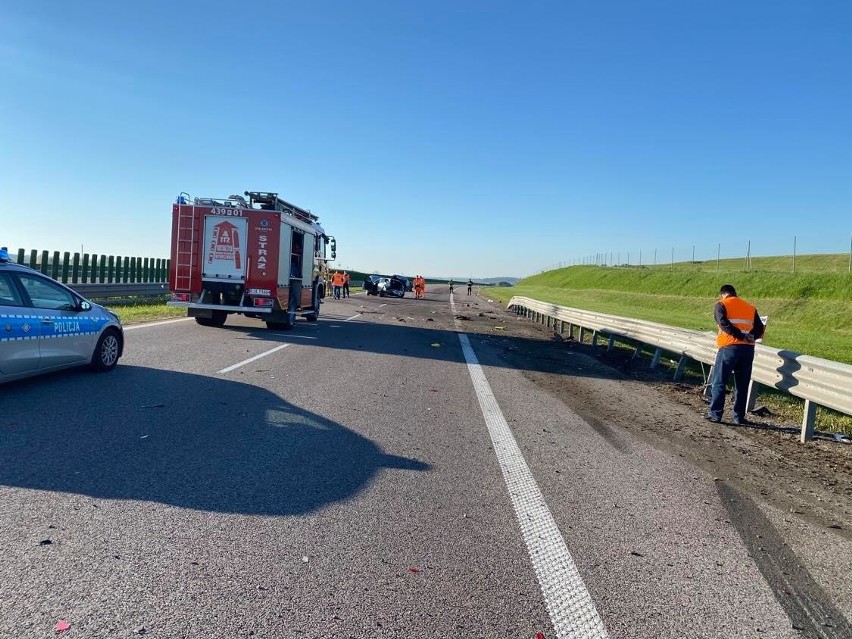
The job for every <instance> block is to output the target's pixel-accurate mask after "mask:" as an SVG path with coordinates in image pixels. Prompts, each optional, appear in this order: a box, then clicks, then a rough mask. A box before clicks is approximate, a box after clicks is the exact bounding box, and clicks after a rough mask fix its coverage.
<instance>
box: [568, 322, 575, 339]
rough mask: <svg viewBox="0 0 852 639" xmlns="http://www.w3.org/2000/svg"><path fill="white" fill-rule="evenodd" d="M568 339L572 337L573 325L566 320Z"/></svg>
mask: <svg viewBox="0 0 852 639" xmlns="http://www.w3.org/2000/svg"><path fill="white" fill-rule="evenodd" d="M568 339H574V325H573V324H572V323H571V322H568Z"/></svg>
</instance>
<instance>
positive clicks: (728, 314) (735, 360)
mask: <svg viewBox="0 0 852 639" xmlns="http://www.w3.org/2000/svg"><path fill="white" fill-rule="evenodd" d="M714 318H715V320H716V325H717V326H718V327H719V334H718V335H717V336H716V346H718V347H719V350H718V351H716V362H715V363H714V364H713V379H712V381H711V386H710V408H709V409H708V410H707V419H708V420H709V421H711V422H713V423H716V424H718V423H719V422H721V421H722V412H723V411H724V409H725V386H726V384H727V383H728V378H729V377H730V376H731V373H733V374H734V406H733V408H732V410H731V412H732V414H733V422H734V424H737V425H738V426H741V425H746V424H748V423H749V422H748V420H747V419H746V401H747V400H748V385H749V382H750V381H751V367H752V364H753V363H754V341H755V340H757V339H760V338H761V337H763V331H764V330H765V327H764V325H763V322H762V321H761V320H760V315H758V314H757V309H756V308H755V307H754V306H752V305H751V304H749V303H748V302H746V301H745V300H743V299H740V298H739V297H737V291H736V289H734V287H733V286H731V285H730V284H725V285H724V286H723V287H722V288H721V289H719V301H718V302H716V308H715V310H714Z"/></svg>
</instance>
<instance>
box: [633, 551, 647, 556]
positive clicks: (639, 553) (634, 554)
mask: <svg viewBox="0 0 852 639" xmlns="http://www.w3.org/2000/svg"><path fill="white" fill-rule="evenodd" d="M630 554H631V555H633V556H634V557H644V556H645V555H643V554H642V553H641V552H636V551H635V550H631V551H630Z"/></svg>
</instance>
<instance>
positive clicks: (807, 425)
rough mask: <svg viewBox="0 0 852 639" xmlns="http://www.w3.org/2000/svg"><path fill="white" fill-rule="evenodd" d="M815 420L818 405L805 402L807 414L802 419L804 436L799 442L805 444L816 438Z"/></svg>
mask: <svg viewBox="0 0 852 639" xmlns="http://www.w3.org/2000/svg"><path fill="white" fill-rule="evenodd" d="M814 419H816V404H814V403H813V402H812V401H811V400H809V399H806V400H805V414H804V416H803V417H802V434H801V436H800V437H799V441H800V442H802V443H803V444H804V443H805V442H807V441H810V440H811V439H813V438H814Z"/></svg>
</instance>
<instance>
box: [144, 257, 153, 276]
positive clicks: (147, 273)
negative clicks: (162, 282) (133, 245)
mask: <svg viewBox="0 0 852 639" xmlns="http://www.w3.org/2000/svg"><path fill="white" fill-rule="evenodd" d="M149 262H150V260H149V258H147V257H146V258H145V268H143V269H142V281H143V282H150V281H151V267H150V265H149Z"/></svg>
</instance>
